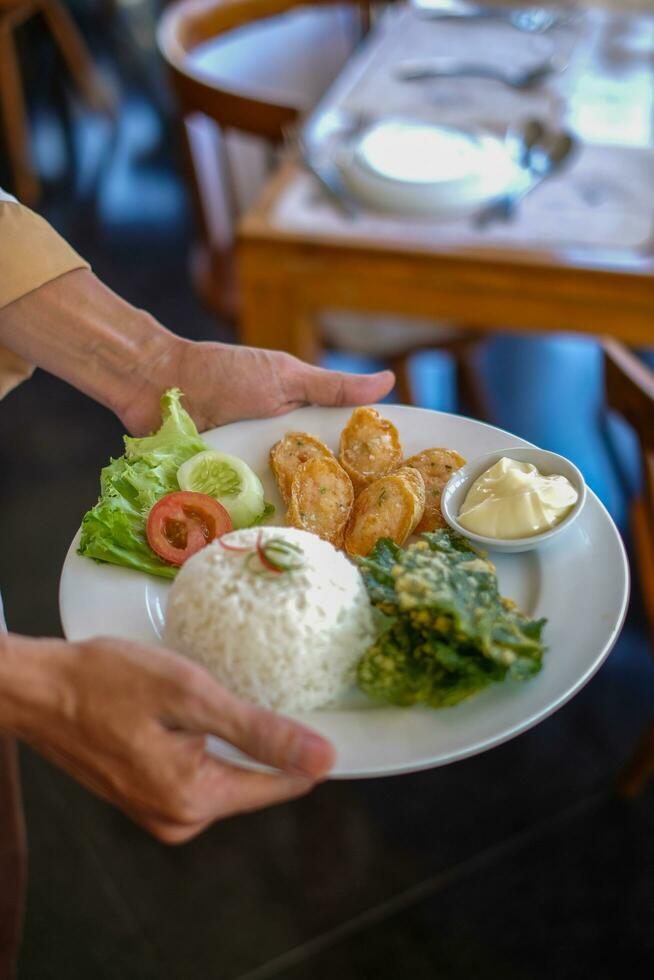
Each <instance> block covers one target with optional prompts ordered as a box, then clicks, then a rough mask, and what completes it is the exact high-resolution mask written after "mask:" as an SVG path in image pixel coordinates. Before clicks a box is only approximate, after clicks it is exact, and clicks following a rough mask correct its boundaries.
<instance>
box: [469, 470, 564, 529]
mask: <svg viewBox="0 0 654 980" xmlns="http://www.w3.org/2000/svg"><path fill="white" fill-rule="evenodd" d="M578 496H579V494H578V493H577V491H576V490H575V488H574V487H573V486H572V484H571V483H570V481H569V480H568V479H567V478H566V477H565V476H559V475H557V474H553V475H552V476H543V474H542V473H540V472H539V471H538V470H537V469H536V467H535V466H534V465H533V463H521V462H519V461H518V460H516V459H509V458H508V457H507V456H503V457H502V458H501V459H500V460H498V462H497V463H495V464H494V465H493V466H491V467H490V469H488V470H486V472H485V473H482V475H481V476H480V477H479V478H478V479H477V480H475V482H474V483H473V484H472V486H471V487H470V490H469V491H468V493H467V494H466V498H465V500H464V501H463V504H462V506H461V509H460V511H459V514H458V521H459V524H461V525H462V526H463V527H465V528H466V529H467V530H468V531H472V532H473V533H474V534H481V535H483V536H484V537H487V538H527V537H531V536H532V535H534V534H540V533H541V532H543V531H547V530H548V529H549V528H551V527H554V526H555V525H556V524H559V523H560V521H562V520H563V518H564V517H565V516H566V515H567V514H568V513H569V512H570V511H571V510H572V508H573V507H574V505H575V503H576V501H577V498H578Z"/></svg>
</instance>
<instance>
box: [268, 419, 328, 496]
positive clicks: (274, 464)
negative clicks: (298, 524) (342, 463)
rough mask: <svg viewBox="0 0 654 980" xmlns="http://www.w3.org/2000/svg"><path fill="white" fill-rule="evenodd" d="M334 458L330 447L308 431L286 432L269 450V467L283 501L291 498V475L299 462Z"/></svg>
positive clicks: (292, 475)
mask: <svg viewBox="0 0 654 980" xmlns="http://www.w3.org/2000/svg"><path fill="white" fill-rule="evenodd" d="M314 457H318V458H319V459H335V458H336V457H335V456H334V454H333V452H332V451H331V449H328V448H327V446H326V445H325V444H324V443H323V442H321V441H320V439H316V437H315V436H310V435H309V433H308V432H287V433H286V435H285V436H284V438H283V439H280V440H279V442H276V443H275V445H274V446H273V447H272V449H271V450H270V468H271V470H272V471H273V474H274V477H275V479H276V480H277V486H278V487H279V492H280V493H281V495H282V497H283V498H284V502H285V503H287V504H288V503H289V502H290V499H291V487H292V485H293V477H294V475H295V471H296V469H297V468H298V466H299V465H300V463H305V462H306V461H307V460H308V459H313V458H314Z"/></svg>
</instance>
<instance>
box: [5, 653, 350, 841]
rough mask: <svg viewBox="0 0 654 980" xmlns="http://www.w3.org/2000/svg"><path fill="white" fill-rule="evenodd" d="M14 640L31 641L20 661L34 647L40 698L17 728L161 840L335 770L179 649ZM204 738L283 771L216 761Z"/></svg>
mask: <svg viewBox="0 0 654 980" xmlns="http://www.w3.org/2000/svg"><path fill="white" fill-rule="evenodd" d="M15 640H16V642H17V643H18V644H19V645H20V646H21V647H24V646H25V645H27V647H28V651H27V652H28V656H27V657H23V663H24V664H26V663H27V661H28V660H29V653H30V651H33V650H36V658H33V660H34V659H36V664H34V663H32V664H31V665H29V666H28V667H26V668H25V669H29V670H31V672H32V673H31V675H30V676H31V678H32V680H33V681H34V682H35V683H34V686H35V687H37V688H40V689H42V690H43V691H44V692H47V693H44V696H43V697H42V698H41V699H40V703H39V704H38V710H31V711H30V710H26V708H25V707H23V709H22V712H21V713H20V717H19V719H18V721H17V722H16V723H15V724H14V726H13V727H14V734H16V735H18V736H19V737H21V738H23V739H24V740H25V741H27V742H28V743H29V744H31V745H32V746H33V747H34V748H35V749H37V750H38V751H39V752H40V753H41V754H42V755H44V756H46V757H47V758H49V759H50V760H51V761H52V762H54V763H56V764H57V765H59V766H60V767H61V768H63V769H65V770H67V771H68V772H69V773H70V774H71V775H72V776H74V777H75V779H77V780H78V781H79V782H80V783H82V784H83V785H85V786H86V787H87V788H88V789H90V790H92V791H93V792H95V793H96V794H98V795H99V796H102V797H104V798H105V799H106V800H108V801H109V802H111V803H113V804H115V805H117V806H118V807H120V808H121V809H122V810H123V811H124V812H125V813H127V814H128V815H129V816H131V817H132V818H133V819H134V820H135V821H136V822H137V823H139V824H141V825H142V826H143V827H145V828H146V829H147V830H148V831H150V832H151V833H152V834H154V836H155V837H157V838H159V839H160V840H162V841H165V842H167V843H181V842H183V841H187V840H189V839H190V838H191V837H194V836H195V835H196V834H198V833H200V831H202V830H203V829H204V828H205V827H207V826H208V825H209V824H211V823H212V822H213V821H215V820H219V819H221V818H223V817H228V816H231V815H232V814H236V813H242V812H244V811H249V810H256V809H259V808H261V807H265V806H270V805H271V804H274V803H280V802H281V801H283V800H289V799H292V798H294V797H297V796H300V795H301V794H303V793H306V792H307V791H308V790H309V789H311V787H312V786H313V785H314V783H315V782H316V781H318V780H320V779H322V778H324V777H325V776H326V774H327V773H328V771H329V769H330V768H331V767H332V765H333V762H334V750H333V748H332V746H331V745H330V743H329V742H327V741H326V740H325V739H324V738H322V737H321V736H319V735H317V734H315V733H314V732H312V731H310V730H309V729H307V728H304V727H303V726H301V725H299V724H297V723H296V722H293V721H291V720H289V719H286V718H284V717H282V716H280V715H277V714H275V713H273V712H272V711H267V710H264V709H262V708H258V707H256V706H254V705H251V704H246V703H244V702H242V701H240V700H238V699H237V698H236V697H234V696H233V695H232V694H230V693H229V692H228V691H226V690H225V689H224V688H223V687H221V686H220V685H219V684H217V683H216V682H215V681H214V680H213V679H212V678H211V677H210V675H209V674H208V673H207V672H206V671H205V670H204V669H203V668H202V667H199V666H197V665H195V664H193V663H192V662H191V661H189V660H186V659H184V658H182V657H179V656H177V655H176V654H174V653H171V652H168V651H166V650H159V649H154V648H149V647H145V646H140V645H138V644H136V643H130V642H127V641H125V640H119V639H94V640H90V641H88V642H85V643H72V644H71V643H60V642H58V641H47V640H46V641H30V640H28V639H27V638H19V637H17V638H15ZM17 653H18V654H20V653H21V650H20V649H19V650H17ZM207 734H213V735H218V736H220V737H221V738H223V739H224V740H225V741H227V742H229V743H230V744H232V745H235V746H237V747H238V748H239V749H242V750H243V751H244V752H245V753H246V754H247V755H249V756H251V757H252V758H254V759H257V760H259V761H260V762H263V763H265V764H267V765H269V766H272V767H274V768H275V769H278V770H280V771H279V772H275V773H266V772H255V771H252V770H247V769H241V768H238V767H236V766H232V765H229V764H227V763H224V762H221V761H220V760H219V759H216V758H214V757H212V756H210V755H209V754H208V753H207V751H206V747H205V735H207Z"/></svg>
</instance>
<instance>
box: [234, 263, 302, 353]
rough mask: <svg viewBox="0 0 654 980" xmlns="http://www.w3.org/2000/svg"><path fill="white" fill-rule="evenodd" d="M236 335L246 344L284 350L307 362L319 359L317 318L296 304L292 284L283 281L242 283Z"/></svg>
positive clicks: (296, 300)
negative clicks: (237, 333) (239, 314)
mask: <svg viewBox="0 0 654 980" xmlns="http://www.w3.org/2000/svg"><path fill="white" fill-rule="evenodd" d="M241 290H242V291H241V316H240V323H239V339H240V340H241V342H242V343H244V344H247V345H248V346H249V347H267V348H270V349H273V350H284V351H287V352H288V353H289V354H294V355H295V356H296V357H300V358H301V359H302V360H303V361H308V362H309V363H310V364H317V363H319V361H320V355H321V344H320V332H319V328H318V322H317V318H316V316H315V314H314V313H313V312H312V311H309V310H304V309H302V308H301V307H300V306H299V303H298V299H297V295H296V294H295V291H294V290H293V289H292V287H290V286H288V285H285V284H283V283H281V284H277V283H268V282H266V283H256V284H254V283H253V284H252V285H251V286H250V285H248V283H247V281H244V282H242V286H241Z"/></svg>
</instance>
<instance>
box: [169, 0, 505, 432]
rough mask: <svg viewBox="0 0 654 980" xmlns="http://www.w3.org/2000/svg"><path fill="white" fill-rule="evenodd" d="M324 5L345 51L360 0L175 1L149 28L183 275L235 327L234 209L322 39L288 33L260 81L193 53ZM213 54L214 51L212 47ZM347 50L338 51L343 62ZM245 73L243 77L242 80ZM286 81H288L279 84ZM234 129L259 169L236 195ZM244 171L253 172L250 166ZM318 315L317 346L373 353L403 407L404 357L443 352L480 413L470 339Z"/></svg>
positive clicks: (279, 131) (273, 149)
mask: <svg viewBox="0 0 654 980" xmlns="http://www.w3.org/2000/svg"><path fill="white" fill-rule="evenodd" d="M327 8H331V9H332V11H334V12H335V11H336V10H349V13H350V26H351V27H352V25H356V29H353V30H352V31H351V47H353V46H354V44H355V43H356V41H357V40H358V38H360V37H361V36H362V35H363V34H364V33H365V31H366V30H367V28H368V25H369V23H370V5H369V2H368V0H340V2H339V0H315V2H314V3H313V4H312V5H311V7H307V6H306V5H305V4H303V3H302V0H180V2H177V3H174V4H172V5H171V6H170V7H168V8H167V9H166V11H165V12H164V14H163V16H162V18H161V21H160V24H159V30H158V42H159V48H160V50H161V52H162V55H163V57H164V59H165V61H166V63H167V65H168V69H169V72H170V78H171V81H172V84H173V88H174V90H175V93H176V95H177V101H178V104H179V109H180V117H181V119H180V121H181V129H182V137H183V143H184V150H185V157H186V163H187V169H188V173H189V177H190V183H191V186H192V188H193V194H194V199H195V203H196V207H197V213H198V216H199V226H200V241H199V243H198V244H197V245H196V246H195V247H194V250H193V253H192V256H191V276H192V279H193V282H194V285H195V288H196V290H197V292H198V293H199V295H200V297H201V298H202V300H203V301H204V302H205V303H206V305H207V306H208V307H209V308H210V309H211V310H212V311H213V312H214V313H216V314H217V315H218V316H220V317H222V318H226V319H227V320H228V321H231V322H233V323H235V324H236V323H237V322H238V310H239V296H238V287H237V277H236V269H235V258H234V229H235V224H236V221H237V218H238V215H239V213H240V212H241V211H242V210H243V208H244V207H245V206H247V204H248V203H249V201H251V200H253V198H254V196H256V192H257V191H258V190H259V188H260V187H261V185H262V183H263V181H264V180H265V177H266V174H267V172H268V171H269V170H270V167H271V165H272V164H273V163H274V161H275V159H276V154H277V153H278V151H279V148H280V147H281V146H282V144H283V143H284V139H285V135H287V134H288V132H289V130H291V129H292V128H293V127H294V126H296V125H297V123H298V120H299V119H300V118H301V117H302V115H303V114H304V113H305V112H306V111H307V110H309V109H310V108H312V106H313V104H315V102H316V101H317V99H318V98H319V97H320V95H322V92H323V90H324V89H325V88H326V87H327V85H328V84H329V82H330V81H331V77H329V71H327V70H325V51H326V50H327V49H328V48H329V43H330V39H329V38H328V37H326V38H325V43H324V44H323V43H320V38H319V37H318V38H316V37H313V38H312V39H311V43H312V45H313V46H310V45H309V47H307V45H306V44H302V42H301V40H300V39H298V37H297V35H296V36H295V37H294V38H292V37H291V38H290V39H289V43H288V45H287V46H286V50H285V58H284V65H283V66H282V65H280V63H279V60H278V62H277V64H276V65H273V69H272V70H271V71H270V72H269V74H268V77H265V70H262V68H261V65H260V64H258V63H252V62H250V65H249V68H248V67H244V66H243V65H240V66H239V67H240V68H241V73H240V75H239V76H238V77H234V76H232V77H231V78H230V77H229V73H225V72H222V73H221V75H220V77H219V76H218V74H217V72H216V71H215V70H212V71H209V70H208V69H206V68H203V66H202V64H201V63H198V61H197V57H196V56H197V52H198V49H200V46H201V45H205V44H207V42H212V43H213V44H215V43H216V39H218V42H217V43H218V45H220V44H222V43H224V42H225V41H227V42H229V40H230V38H232V39H233V38H237V39H238V38H239V37H243V36H245V37H247V36H249V37H250V38H252V37H254V36H255V32H256V31H264V32H265V30H267V29H270V25H271V24H272V23H273V21H272V20H271V18H275V22H276V23H280V22H282V21H284V20H285V19H286V20H288V17H287V18H284V17H283V16H282V15H291V16H292V15H295V16H296V17H297V16H300V11H304V12H305V16H308V14H307V13H306V12H307V11H310V10H314V11H316V12H322V14H325V13H326V11H327ZM325 19H326V18H325ZM239 31H240V34H239V33H238V32H239ZM260 39H261V40H260V51H261V61H262V62H265V61H266V57H267V56H268V55H269V51H270V48H269V43H270V42H269V36H266V35H265V34H262V35H260ZM317 41H318V43H316V42H317ZM200 50H201V49H200ZM214 50H215V51H217V52H219V51H220V48H219V47H215V48H214ZM349 53H350V52H349V51H347V52H345V57H347V56H348V55H349ZM340 54H341V55H342V52H340ZM345 57H340V60H339V57H335V58H334V64H333V66H332V72H331V76H332V77H334V76H335V75H336V74H337V73H338V71H339V70H340V67H341V64H342V63H343V62H344V60H345ZM298 58H300V59H302V58H303V59H304V62H305V66H306V65H307V64H308V59H309V58H312V59H313V60H314V62H318V61H320V59H321V58H322V62H321V65H322V73H321V72H320V71H319V70H318V68H319V67H320V65H318V66H317V65H316V64H309V67H310V68H313V69H314V75H316V74H317V75H318V76H319V81H320V83H321V87H319V90H316V89H315V87H314V90H313V91H311V92H309V91H307V83H308V82H309V81H311V82H312V83H313V81H314V78H313V77H312V76H311V72H305V77H304V78H303V79H302V84H300V85H298V84H297V79H296V80H295V84H293V83H292V82H293V80H292V75H293V66H294V63H295V62H296V61H297V59H298ZM212 68H213V69H215V65H214V66H212ZM280 68H281V69H282V72H284V73H287V80H286V81H280V79H279V77H277V75H276V71H277V70H278V69H280ZM250 69H251V71H252V74H251V75H250V76H248V71H249V70H250ZM300 74H302V73H300ZM289 77H291V84H288V78H289ZM234 133H239V134H245V140H246V144H243V143H241V147H240V149H241V151H243V150H244V149H246V150H248V151H251V150H252V143H253V138H256V140H257V141H258V144H259V152H260V164H259V170H258V173H257V174H256V176H255V178H254V179H253V180H251V184H250V187H249V188H247V189H246V190H245V192H244V191H243V188H242V187H241V188H239V187H238V186H237V185H238V183H239V178H240V177H241V176H242V173H241V170H242V168H241V164H240V160H239V161H235V159H234V156H235V154H234V153H233V152H232V150H233V145H232V147H230V144H229V139H230V137H232V136H233V134H234ZM263 147H265V149H264V148H263ZM240 159H244V156H242V157H241V158H240ZM261 161H263V163H262V162H261ZM246 165H247V161H246ZM252 169H253V170H256V166H255V167H252ZM320 319H321V333H322V337H323V342H324V343H325V346H328V347H332V348H337V349H341V350H347V351H354V352H357V353H364V354H368V355H372V356H381V357H382V358H383V359H384V360H386V361H387V362H388V363H390V365H391V366H392V367H393V368H394V370H395V373H396V376H397V379H398V394H399V396H400V398H401V399H402V400H403V401H409V402H410V401H412V400H413V398H412V392H411V385H410V377H409V371H408V358H409V356H410V355H411V354H412V353H415V352H416V351H418V350H424V349H426V348H434V347H437V348H443V349H445V350H447V351H448V353H450V354H451V355H452V356H453V358H454V362H455V366H456V371H457V384H458V390H459V393H460V395H461V396H462V399H463V400H464V401H465V403H466V407H467V409H468V411H469V412H470V413H471V414H476V415H478V416H484V415H485V408H484V404H483V399H482V397H481V392H480V389H479V384H478V382H477V379H476V376H475V373H474V370H473V367H472V360H471V357H470V355H471V351H472V349H473V348H474V346H475V344H476V342H477V338H476V337H475V336H474V335H471V334H469V333H462V332H461V331H459V330H457V329H455V328H453V327H451V326H449V325H447V326H446V325H440V324H436V323H424V322H422V323H421V322H412V321H406V320H404V321H403V322H402V323H401V324H397V323H396V324H394V323H393V318H391V317H387V316H383V315H381V316H379V317H377V318H375V317H373V316H363V315H362V314H357V315H356V316H355V315H354V314H348V313H347V312H346V311H344V313H343V314H341V313H340V312H339V313H337V314H333V313H330V314H325V315H324V316H321V318H320Z"/></svg>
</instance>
